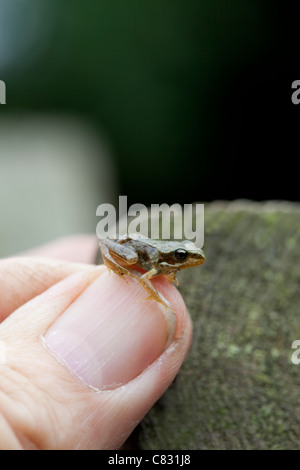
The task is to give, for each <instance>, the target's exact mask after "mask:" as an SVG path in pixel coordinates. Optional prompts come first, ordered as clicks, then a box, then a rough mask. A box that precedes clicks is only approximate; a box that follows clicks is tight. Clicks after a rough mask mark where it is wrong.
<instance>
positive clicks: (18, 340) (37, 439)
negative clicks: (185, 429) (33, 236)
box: [0, 235, 191, 450]
mask: <svg viewBox="0 0 300 470" xmlns="http://www.w3.org/2000/svg"><path fill="white" fill-rule="evenodd" d="M70 246H71V248H72V249H70ZM97 247H98V242H97V240H95V237H94V236H92V235H91V236H74V237H71V238H66V239H63V240H57V241H55V242H53V243H51V244H49V245H45V246H43V247H39V248H36V249H34V250H31V251H30V252H27V253H26V256H25V257H24V256H21V254H19V256H18V257H17V258H16V257H13V258H6V259H2V260H1V261H0V299H1V301H0V307H1V308H0V314H1V321H2V322H0V340H1V341H4V344H6V346H7V364H5V365H2V366H1V367H0V369H1V380H0V450H4V449H33V448H34V449H55V450H59V449H85V450H87V449H117V448H118V447H119V446H120V445H121V444H122V443H123V442H124V440H125V439H126V438H127V436H128V435H129V434H130V433H131V432H132V430H133V428H134V427H135V426H136V425H137V423H138V422H139V421H140V420H141V419H142V418H143V416H144V415H145V414H146V413H147V412H148V411H149V409H150V408H151V407H152V406H153V404H154V403H155V402H156V401H157V400H158V399H159V397H160V396H161V395H162V394H163V393H164V392H165V391H166V389H167V387H168V386H169V385H170V384H171V383H172V381H173V380H174V378H175V375H176V374H177V372H178V370H179V368H180V366H181V364H182V362H183V360H184V358H185V357H186V355H187V352H188V349H189V346H190V341H191V321H190V317H189V315H188V312H187V310H186V307H185V304H184V302H183V300H182V298H181V296H180V294H179V292H178V290H177V289H176V288H175V287H174V286H173V285H171V284H170V283H169V282H167V281H166V280H165V279H163V278H162V277H159V278H158V279H155V280H154V283H155V285H156V287H157V289H158V290H159V291H160V292H162V293H163V295H164V297H165V298H167V299H169V300H170V303H171V304H172V308H173V310H174V311H176V316H177V335H176V338H173V340H172V343H171V344H170V347H168V348H166V349H165V350H164V352H163V353H162V354H161V355H160V356H159V357H158V359H157V360H155V361H154V362H153V363H151V364H150V365H149V366H147V367H146V369H145V370H144V371H143V372H142V373H141V374H140V375H138V376H137V377H136V378H135V379H134V380H129V382H128V383H127V384H125V385H123V386H122V387H118V388H116V389H114V390H110V391H107V390H105V391H94V390H91V389H90V388H88V387H86V386H85V385H84V384H82V383H81V382H78V380H77V379H76V378H75V377H74V374H72V373H70V371H69V369H67V368H66V367H65V366H64V364H61V363H60V362H59V361H57V360H56V358H55V357H53V355H52V354H50V353H49V352H48V351H47V350H46V349H45V347H44V346H43V344H42V341H41V336H42V335H44V334H45V331H47V330H48V328H50V327H51V326H52V325H53V324H54V322H55V321H56V320H57V319H59V318H60V317H61V316H63V315H64V313H65V310H66V308H67V307H68V306H69V305H71V304H72V302H75V301H76V300H77V299H78V298H79V297H80V296H81V295H82V294H84V293H85V292H86V289H87V288H88V286H89V284H90V283H91V282H94V281H93V279H94V278H95V277H96V276H99V282H104V283H105V290H107V295H106V297H107V299H106V302H105V304H103V302H102V301H101V296H100V299H99V298H98V297H97V298H95V299H94V298H93V299H92V303H93V305H94V308H97V309H98V314H97V315H99V318H101V316H102V315H103V313H104V312H106V311H107V314H108V315H109V316H110V318H111V322H112V329H114V327H115V323H114V322H115V320H116V317H117V316H116V315H115V313H116V310H117V311H118V312H119V313H120V315H118V316H119V317H122V316H125V317H126V318H127V317H128V316H130V315H131V313H132V310H133V307H135V309H137V310H139V309H140V314H141V317H145V308H146V306H145V305H143V303H142V302H141V299H142V296H141V292H140V288H139V285H138V283H137V282H135V281H134V280H133V282H130V283H128V285H126V284H125V285H124V288H123V287H122V284H123V282H120V280H119V278H118V277H117V276H106V269H105V268H104V267H103V266H100V267H96V266H93V265H91V264H90V263H92V260H93V259H94V258H95V253H96V250H97ZM62 260H64V261H62ZM81 263H84V264H81ZM107 277H108V278H109V279H108V280H109V282H108V283H107ZM108 284H109V285H108ZM98 286H99V285H97V287H98ZM97 292H98V288H97V289H95V291H94V295H97ZM157 307H158V306H157V304H156V303H153V305H152V306H151V312H152V313H153V315H154V316H155V317H156V318H157V319H158V320H159V316H160V314H161V311H160V309H159V308H157ZM112 313H113V315H111V314H112ZM82 315H83V316H85V315H86V309H85V308H83V311H82ZM139 321H140V320H139V318H137V324H135V326H134V329H137V331H138V328H139V326H138V325H139ZM89 328H91V330H93V329H94V327H93V325H90V327H89ZM165 328H166V327H165ZM160 330H161V326H160V327H159V328H158V331H157V334H158V335H160ZM151 341H152V342H153V344H155V342H156V341H157V339H156V340H155V339H153V338H152V340H151ZM119 346H120V347H121V346H122V338H120V341H119V343H118V345H117V348H118V347H119ZM144 346H145V342H142V343H141V344H140V346H139V349H137V350H136V355H137V356H143V357H144V358H145V359H146V360H147V354H149V351H148V352H146V350H144ZM145 355H146V356H145ZM131 362H132V361H131V360H130V359H128V364H127V365H126V367H124V369H130V368H131V367H132V364H131ZM129 375H131V373H129Z"/></svg>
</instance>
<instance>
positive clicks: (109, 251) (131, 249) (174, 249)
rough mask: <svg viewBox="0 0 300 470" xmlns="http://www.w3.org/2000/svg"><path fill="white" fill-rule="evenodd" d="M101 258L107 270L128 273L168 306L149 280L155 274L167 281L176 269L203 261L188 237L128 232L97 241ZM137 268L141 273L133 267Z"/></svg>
mask: <svg viewBox="0 0 300 470" xmlns="http://www.w3.org/2000/svg"><path fill="white" fill-rule="evenodd" d="M100 250H101V254H102V258H103V261H104V263H105V265H106V266H107V267H108V269H109V270H112V271H113V272H114V273H116V274H118V275H119V276H124V275H125V276H131V277H133V278H135V279H137V280H138V282H139V283H140V284H141V285H142V286H143V288H144V289H145V290H146V292H147V293H148V294H149V297H148V298H147V299H146V300H155V301H156V302H159V303H160V304H161V305H163V307H164V308H166V309H170V307H169V305H167V304H166V302H165V301H164V300H163V299H162V297H161V296H160V295H159V293H158V292H157V290H156V289H155V287H154V286H153V285H152V283H151V282H150V279H153V278H155V277H157V276H164V277H166V278H167V279H168V280H169V281H170V282H176V285H178V281H177V279H176V273H177V271H180V270H182V269H186V268H190V267H195V266H199V265H201V264H203V263H204V262H205V255H204V253H203V251H202V250H201V249H200V248H197V247H196V245H195V244H194V243H192V242H191V241H188V240H183V241H180V242H178V241H161V240H152V239H150V238H146V237H144V236H141V235H139V234H130V235H126V236H124V237H121V238H119V239H116V240H110V239H105V240H101V242H100ZM133 268H137V269H138V270H139V269H141V270H142V272H143V274H141V273H140V272H139V271H137V270H136V269H135V270H134V269H133Z"/></svg>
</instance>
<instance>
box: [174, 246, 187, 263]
mask: <svg viewBox="0 0 300 470" xmlns="http://www.w3.org/2000/svg"><path fill="white" fill-rule="evenodd" d="M174 256H175V258H176V259H177V261H185V260H186V259H187V257H188V256H189V252H188V251H186V250H184V249H183V248H178V250H175V251H174Z"/></svg>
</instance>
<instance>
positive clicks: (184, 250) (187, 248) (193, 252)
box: [173, 240, 205, 269]
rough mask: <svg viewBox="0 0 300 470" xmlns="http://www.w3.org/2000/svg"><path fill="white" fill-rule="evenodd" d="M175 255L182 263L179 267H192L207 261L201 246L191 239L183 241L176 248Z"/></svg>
mask: <svg viewBox="0 0 300 470" xmlns="http://www.w3.org/2000/svg"><path fill="white" fill-rule="evenodd" d="M173 256H174V258H175V259H176V261H177V262H178V263H180V264H179V265H178V268H177V269H185V268H191V267H193V266H199V265H200V264H203V263H204V262H205V255H204V253H203V251H202V250H201V248H198V247H197V246H196V245H195V244H194V243H193V242H191V241H189V240H184V241H182V242H181V243H180V246H178V248H176V249H175V250H174V253H173Z"/></svg>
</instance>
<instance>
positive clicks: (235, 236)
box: [127, 201, 300, 450]
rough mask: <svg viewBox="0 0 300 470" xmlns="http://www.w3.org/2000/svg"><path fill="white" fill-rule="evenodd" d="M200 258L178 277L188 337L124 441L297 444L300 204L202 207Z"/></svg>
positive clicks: (141, 444)
mask: <svg viewBox="0 0 300 470" xmlns="http://www.w3.org/2000/svg"><path fill="white" fill-rule="evenodd" d="M204 249H205V254H206V259H207V261H206V263H205V264H204V265H203V266H201V267H200V268H197V269H190V270H186V271H185V272H182V273H180V274H179V275H178V278H179V281H180V286H179V290H180V292H181V293H182V295H183V298H184V299H185V302H186V305H187V307H188V310H189V312H190V314H191V316H192V319H193V326H194V334H193V342H192V346H191V349H190V353H189V356H188V357H187V359H186V361H185V363H184V365H183V367H182V369H181V371H180V373H179V375H178V376H177V378H176V380H175V381H174V383H173V384H172V386H171V387H170V388H169V390H168V391H167V392H166V393H165V395H164V396H163V397H162V398H161V399H160V400H159V402H158V403H157V404H156V405H155V406H154V407H153V409H152V410H151V411H150V412H149V413H148V415H147V416H146V417H145V418H144V420H143V421H142V423H141V424H140V425H139V426H138V428H137V429H136V431H135V432H134V433H133V435H132V437H131V438H130V440H129V441H128V443H127V446H128V448H130V447H131V448H141V449H156V450H159V449H184V450H185V449H298V448H299V447H300V442H299V441H300V364H299V365H295V364H293V363H292V361H291V355H292V353H293V352H294V350H293V349H291V344H292V342H293V341H294V340H296V339H300V321H299V318H300V205H298V204H292V203H285V202H278V203H276V202H267V203H253V202H249V201H236V202H233V203H225V202H224V203H217V202H216V203H211V204H206V205H205V245H204Z"/></svg>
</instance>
